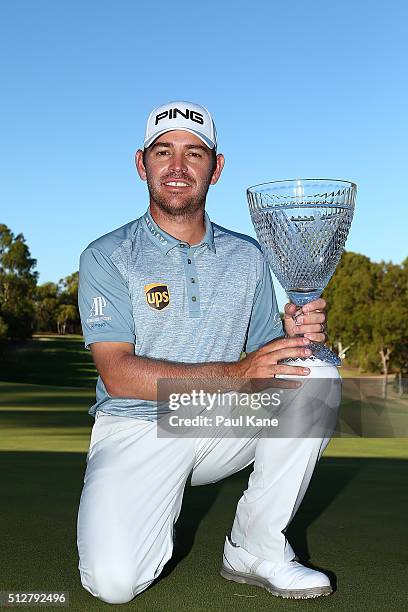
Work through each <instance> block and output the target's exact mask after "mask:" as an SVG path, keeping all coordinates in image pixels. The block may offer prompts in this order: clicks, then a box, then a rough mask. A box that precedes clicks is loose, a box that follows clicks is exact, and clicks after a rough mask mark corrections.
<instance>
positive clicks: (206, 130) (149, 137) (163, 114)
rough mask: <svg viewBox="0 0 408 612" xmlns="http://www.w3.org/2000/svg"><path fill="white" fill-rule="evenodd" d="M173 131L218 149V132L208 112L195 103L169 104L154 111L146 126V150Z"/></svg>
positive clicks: (180, 102)
mask: <svg viewBox="0 0 408 612" xmlns="http://www.w3.org/2000/svg"><path fill="white" fill-rule="evenodd" d="M171 130H184V131H185V132H191V134H195V135H196V136H198V138H200V139H201V140H202V141H203V143H204V144H206V145H207V147H209V148H210V149H214V148H215V149H216V148H217V131H216V129H215V125H214V121H213V120H212V117H211V115H210V113H209V112H208V110H207V109H206V108H204V106H201V105H200V104H194V103H193V102H184V101H180V100H178V101H175V102H168V103H167V104H163V105H162V106H158V107H157V108H155V109H153V110H152V112H151V113H150V115H149V118H148V120H147V125H146V134H145V139H144V145H143V146H144V148H145V149H147V147H149V146H150V145H151V144H152V142H153V141H154V140H156V138H158V137H159V136H161V135H162V134H165V133H166V132H170V131H171Z"/></svg>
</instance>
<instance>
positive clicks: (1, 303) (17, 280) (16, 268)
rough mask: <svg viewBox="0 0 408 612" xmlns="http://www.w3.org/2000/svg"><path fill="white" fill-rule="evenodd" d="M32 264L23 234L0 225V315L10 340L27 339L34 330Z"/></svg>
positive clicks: (34, 272) (33, 264)
mask: <svg viewBox="0 0 408 612" xmlns="http://www.w3.org/2000/svg"><path fill="white" fill-rule="evenodd" d="M36 265H37V261H36V260H35V259H33V258H32V257H31V255H30V251H29V248H28V246H27V245H26V243H25V238H24V236H23V234H18V235H17V236H14V234H13V232H12V231H11V230H10V229H9V228H8V227H7V226H6V225H5V224H4V223H2V224H0V316H1V317H2V319H3V321H4V323H5V324H6V325H7V328H8V332H7V333H8V336H9V337H10V338H21V339H24V338H28V337H30V336H31V334H32V331H33V329H34V305H33V299H34V293H35V287H36V284H37V278H38V272H36V271H34V268H35V267H36Z"/></svg>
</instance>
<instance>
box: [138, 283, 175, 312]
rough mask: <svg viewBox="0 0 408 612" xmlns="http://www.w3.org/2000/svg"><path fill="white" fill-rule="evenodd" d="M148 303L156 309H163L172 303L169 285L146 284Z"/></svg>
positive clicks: (145, 290)
mask: <svg viewBox="0 0 408 612" xmlns="http://www.w3.org/2000/svg"><path fill="white" fill-rule="evenodd" d="M144 292H145V296H146V302H147V305H148V306H150V308H153V309H154V310H163V309H164V308H167V306H168V305H169V304H170V293H169V288H168V286H167V285H163V284H162V283H150V285H145V286H144Z"/></svg>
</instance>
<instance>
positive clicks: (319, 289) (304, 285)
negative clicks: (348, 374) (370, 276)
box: [247, 179, 357, 365]
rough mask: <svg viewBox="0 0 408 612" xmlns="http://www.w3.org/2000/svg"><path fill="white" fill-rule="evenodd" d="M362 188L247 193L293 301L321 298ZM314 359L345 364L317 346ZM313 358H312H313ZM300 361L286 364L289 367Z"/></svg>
mask: <svg viewBox="0 0 408 612" xmlns="http://www.w3.org/2000/svg"><path fill="white" fill-rule="evenodd" d="M356 191H357V185H356V184H355V183H352V182H351V181H343V180H335V179H292V180H285V181H272V182H270V183H262V184H260V185H254V186H252V187H249V188H248V189H247V198H248V203H249V210H250V214H251V219H252V222H253V224H254V227H255V232H256V235H257V238H258V241H259V244H260V245H261V249H262V251H263V253H264V255H265V257H266V259H267V261H268V263H269V265H270V267H271V269H272V271H273V273H274V274H275V276H276V278H277V279H278V281H279V282H280V283H281V285H282V287H283V288H284V290H285V291H286V294H287V296H288V298H289V299H290V301H291V302H293V303H294V304H296V306H299V308H300V307H301V306H303V305H304V304H307V303H308V302H311V301H312V300H315V299H317V298H318V297H320V296H321V294H322V293H323V290H324V288H325V287H326V285H327V283H328V282H329V280H330V278H331V277H332V275H333V273H334V271H335V269H336V266H337V264H338V263H339V261H340V258H341V255H342V253H343V251H344V245H345V243H346V239H347V236H348V233H349V230H350V226H351V222H352V219H353V214H354V203H355V196H356ZM310 348H311V350H312V357H311V358H312V360H320V361H324V362H325V363H330V364H332V365H340V363H341V361H340V359H339V358H338V356H337V355H336V354H335V353H333V352H332V351H330V350H329V349H328V348H327V347H326V346H324V345H323V344H319V343H317V342H312V343H311V346H310ZM309 359H310V358H309ZM293 361H297V360H290V359H289V360H286V362H287V363H289V362H293Z"/></svg>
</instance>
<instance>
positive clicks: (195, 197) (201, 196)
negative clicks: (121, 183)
mask: <svg viewBox="0 0 408 612" xmlns="http://www.w3.org/2000/svg"><path fill="white" fill-rule="evenodd" d="M223 165H224V158H223V156H222V155H217V164H216V167H215V169H214V167H213V153H212V151H211V149H209V148H208V147H207V146H206V145H205V144H204V143H203V142H202V140H200V139H199V138H198V137H197V136H195V135H194V134H190V132H185V131H183V130H173V131H171V132H166V133H165V134H163V135H162V136H160V137H159V138H157V139H156V140H155V141H154V142H153V144H152V145H150V147H149V148H148V149H146V150H145V155H144V162H143V152H142V151H138V152H137V153H136V167H137V170H138V172H139V176H140V177H141V179H142V180H146V181H147V185H148V189H149V193H150V199H151V201H153V203H154V204H156V205H157V206H158V207H159V208H161V209H163V210H164V211H165V212H167V213H168V214H171V215H173V216H190V215H191V214H194V213H195V212H196V211H197V210H199V209H200V208H203V207H204V205H205V198H206V195H207V191H208V188H209V186H210V185H214V184H215V183H216V182H217V181H218V178H219V176H220V174H221V171H222V168H223Z"/></svg>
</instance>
